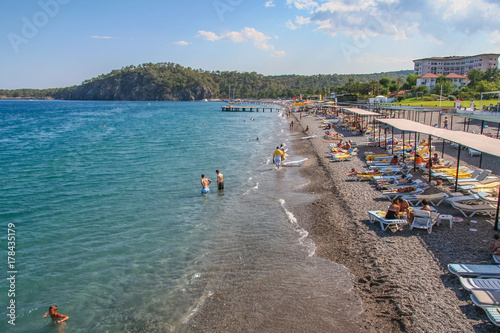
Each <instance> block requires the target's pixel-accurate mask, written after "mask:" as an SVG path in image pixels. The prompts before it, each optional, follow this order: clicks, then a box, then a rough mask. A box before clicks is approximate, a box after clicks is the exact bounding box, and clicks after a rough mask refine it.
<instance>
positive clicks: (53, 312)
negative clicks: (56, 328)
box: [43, 305, 69, 323]
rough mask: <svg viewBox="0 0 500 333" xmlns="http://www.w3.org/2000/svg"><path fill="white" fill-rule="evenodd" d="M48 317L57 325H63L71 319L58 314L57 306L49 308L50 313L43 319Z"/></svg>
mask: <svg viewBox="0 0 500 333" xmlns="http://www.w3.org/2000/svg"><path fill="white" fill-rule="evenodd" d="M47 315H49V316H50V318H52V320H53V321H56V322H57V323H62V322H65V321H66V320H68V319H69V317H68V316H65V315H63V314H60V313H57V305H51V306H50V307H49V311H48V312H47V313H46V314H45V315H44V316H43V318H47Z"/></svg>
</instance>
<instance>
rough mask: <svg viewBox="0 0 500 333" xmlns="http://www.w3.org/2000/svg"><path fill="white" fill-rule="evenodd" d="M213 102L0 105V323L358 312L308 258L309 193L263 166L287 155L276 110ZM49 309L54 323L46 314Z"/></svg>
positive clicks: (306, 317)
mask: <svg viewBox="0 0 500 333" xmlns="http://www.w3.org/2000/svg"><path fill="white" fill-rule="evenodd" d="M222 105H223V104H222V103H216V102H93V101H84V102H81V101H0V179H1V181H0V221H1V233H3V235H2V236H1V237H0V247H1V253H2V259H1V260H2V261H3V262H4V264H3V265H2V267H4V268H3V269H2V270H1V271H0V275H1V277H2V279H1V281H2V283H1V284H0V293H1V296H0V301H1V307H2V308H3V309H4V310H3V315H2V317H3V319H2V321H1V322H0V332H86V333H87V332H183V331H191V332H202V331H206V332H217V331H225V332H238V331H275V332H280V331H285V330H282V329H281V328H284V327H286V326H287V325H291V326H290V327H296V328H297V332H299V331H303V330H302V329H306V330H305V331H311V332H312V331H314V332H332V331H335V330H332V328H333V327H337V328H338V327H339V325H343V327H346V325H348V324H349V323H351V322H353V321H356V320H357V317H358V316H359V313H360V312H361V306H360V303H359V302H358V301H357V300H356V299H355V298H353V297H351V298H350V299H347V298H346V297H345V295H350V294H349V293H350V290H351V288H352V277H351V275H350V274H349V273H348V272H347V270H346V269H345V268H344V267H343V266H341V265H337V264H335V263H331V262H328V261H326V260H322V259H320V258H317V257H316V256H315V255H314V251H315V245H314V242H313V241H312V240H311V239H310V237H309V236H308V233H307V221H298V220H297V218H296V217H295V215H294V214H293V211H294V209H297V208H296V207H302V206H303V205H304V204H305V203H307V202H309V201H311V200H312V199H313V197H312V196H311V195H309V194H307V193H303V192H302V189H303V188H304V186H305V185H306V184H307V182H308V181H307V180H306V179H304V178H302V177H300V175H299V173H298V171H297V168H284V169H282V170H279V171H277V170H275V167H274V165H273V164H272V161H271V158H272V157H271V155H272V153H273V151H274V149H275V148H276V146H277V145H279V144H281V143H285V145H286V146H287V147H288V148H289V153H290V154H289V155H290V156H289V159H292V160H293V159H294V158H296V159H298V158H300V156H294V155H293V151H292V150H291V149H290V147H291V140H292V139H293V138H291V137H290V134H289V130H288V123H289V121H288V119H286V117H284V115H283V114H282V113H281V112H277V111H274V112H272V113H271V112H269V111H266V112H252V113H249V112H241V113H226V112H221V106H222ZM252 119H253V120H252ZM257 137H258V138H259V140H256V138H257ZM216 169H219V170H220V171H221V172H222V173H223V174H224V183H225V190H224V191H221V192H219V191H217V186H216V184H215V180H216V174H215V170H216ZM202 173H204V174H205V175H206V176H207V177H208V178H210V179H212V180H213V181H214V183H213V184H212V185H211V192H210V193H209V194H207V195H202V194H201V185H200V176H201V174H202ZM294 207H295V208H294ZM9 225H10V226H11V228H10V229H11V231H10V232H11V235H15V241H14V242H15V244H12V243H8V241H7V237H8V235H9V230H8V229H9ZM12 230H13V231H12ZM11 245H15V254H14V255H13V256H11V258H13V259H14V260H15V261H14V262H12V259H11V263H13V264H14V266H11V267H8V265H7V264H8V260H9V259H8V257H9V256H10V255H9V253H8V251H9V246H11ZM11 250H12V248H11ZM11 254H12V253H11ZM11 271H14V272H15V273H9V272H11ZM11 275H15V282H14V285H12V284H11V283H10V282H12V281H9V280H7V278H9V277H10V276H11ZM12 287H14V289H15V292H14V294H15V295H12V294H11V293H9V289H12ZM13 300H14V301H15V325H12V324H10V323H9V322H8V320H10V318H9V316H8V314H9V313H12V311H11V310H9V309H8V307H9V304H11V303H9V302H12V301H13ZM51 304H57V305H58V307H59V309H58V311H59V312H60V313H62V314H64V315H68V316H69V317H70V319H69V320H68V321H67V325H65V326H61V325H57V324H52V323H51V321H50V320H49V319H46V318H43V315H44V314H45V313H46V312H47V310H48V307H49V306H50V305H51ZM284 323H286V324H284ZM217 325H221V326H222V325H224V327H225V329H224V330H222V329H221V328H220V327H221V326H217ZM347 327H348V326H347Z"/></svg>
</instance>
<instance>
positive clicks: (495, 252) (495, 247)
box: [490, 235, 500, 255]
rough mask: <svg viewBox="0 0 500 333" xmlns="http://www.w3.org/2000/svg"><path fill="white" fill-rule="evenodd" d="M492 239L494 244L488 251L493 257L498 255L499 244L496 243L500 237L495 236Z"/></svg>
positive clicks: (499, 253) (499, 251)
mask: <svg viewBox="0 0 500 333" xmlns="http://www.w3.org/2000/svg"><path fill="white" fill-rule="evenodd" d="M493 238H495V242H494V243H493V244H492V245H491V247H490V250H491V251H493V255H500V242H499V241H498V239H499V238H500V237H499V236H498V235H495V236H493Z"/></svg>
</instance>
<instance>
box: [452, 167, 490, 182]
mask: <svg viewBox="0 0 500 333" xmlns="http://www.w3.org/2000/svg"><path fill="white" fill-rule="evenodd" d="M490 174H491V170H483V172H481V173H480V174H479V175H478V176H476V177H474V178H472V177H471V178H459V179H458V185H460V184H461V183H464V182H480V181H482V180H484V179H486V177H488V176H489V175H490Z"/></svg>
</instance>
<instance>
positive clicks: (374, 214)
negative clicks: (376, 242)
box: [368, 210, 408, 231]
mask: <svg viewBox="0 0 500 333" xmlns="http://www.w3.org/2000/svg"><path fill="white" fill-rule="evenodd" d="M385 214H386V213H385V212H384V211H381V210H378V211H369V212H368V217H369V218H370V223H375V222H379V223H380V227H381V228H382V230H383V231H386V230H387V228H389V227H390V226H396V227H397V228H399V227H400V226H402V225H404V224H407V223H408V221H406V220H405V219H394V220H390V219H386V218H385V217H384V216H385Z"/></svg>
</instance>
